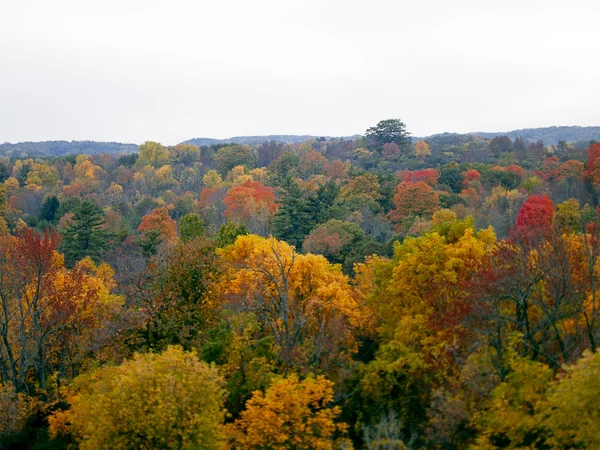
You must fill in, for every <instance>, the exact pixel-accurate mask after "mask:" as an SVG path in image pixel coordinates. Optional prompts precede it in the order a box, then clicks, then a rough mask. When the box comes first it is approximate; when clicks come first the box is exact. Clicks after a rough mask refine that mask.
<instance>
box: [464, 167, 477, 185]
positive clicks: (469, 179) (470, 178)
mask: <svg viewBox="0 0 600 450" xmlns="http://www.w3.org/2000/svg"><path fill="white" fill-rule="evenodd" d="M463 177H464V180H463V185H464V187H465V189H467V188H469V187H471V185H472V184H473V183H476V182H478V181H479V180H480V178H481V174H480V173H479V172H478V171H477V170H475V169H469V170H467V171H466V172H463Z"/></svg>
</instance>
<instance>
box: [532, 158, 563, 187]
mask: <svg viewBox="0 0 600 450" xmlns="http://www.w3.org/2000/svg"><path fill="white" fill-rule="evenodd" d="M536 173H537V174H538V175H539V176H540V177H541V178H542V179H543V180H544V181H547V182H548V183H550V184H555V183H558V182H560V181H561V180H562V179H563V175H562V171H561V165H560V159H558V158H557V157H556V156H550V157H549V158H546V159H545V160H544V163H543V164H542V168H541V170H537V171H536Z"/></svg>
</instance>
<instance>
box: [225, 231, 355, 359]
mask: <svg viewBox="0 0 600 450" xmlns="http://www.w3.org/2000/svg"><path fill="white" fill-rule="evenodd" d="M220 255H221V257H222V258H223V261H224V263H225V266H226V272H227V276H226V277H225V281H224V282H223V285H222V288H221V291H222V293H223V301H224V302H225V303H227V302H229V303H232V304H235V305H237V306H236V307H237V308H239V307H242V308H243V309H244V310H247V311H251V312H254V313H255V314H256V315H257V318H258V319H259V320H261V321H262V322H263V323H265V324H266V325H267V327H268V329H270V330H271V332H272V334H273V337H274V339H275V342H276V346H277V348H278V350H279V352H280V357H281V358H282V360H283V361H284V362H286V363H288V364H292V365H305V364H307V363H310V361H312V364H314V365H316V366H318V367H320V368H322V369H324V370H327V369H328V368H330V367H331V364H332V363H333V362H334V361H336V360H339V359H340V358H342V359H343V358H347V357H349V355H351V354H352V353H353V352H354V351H355V350H356V342H355V340H354V337H353V336H352V332H351V330H352V328H356V327H358V326H359V325H360V323H361V311H360V308H359V305H358V304H357V302H356V299H355V298H354V296H353V295H352V292H351V290H350V287H349V285H348V278H347V277H346V276H345V275H343V274H342V272H341V268H340V267H339V266H337V265H331V264H329V263H328V262H327V260H326V259H325V258H324V257H323V256H320V255H318V256H317V255H312V254H307V255H299V254H297V253H296V252H295V251H294V249H293V247H291V246H290V245H289V244H287V243H286V242H283V241H278V240H277V239H274V238H263V237H259V236H256V235H246V236H239V237H238V238H237V240H236V242H235V244H233V245H231V246H229V247H226V248H225V249H222V250H220Z"/></svg>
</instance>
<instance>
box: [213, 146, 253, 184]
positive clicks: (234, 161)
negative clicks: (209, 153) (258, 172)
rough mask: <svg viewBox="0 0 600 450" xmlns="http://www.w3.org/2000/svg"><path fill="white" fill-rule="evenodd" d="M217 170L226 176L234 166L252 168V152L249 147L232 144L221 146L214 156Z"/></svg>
mask: <svg viewBox="0 0 600 450" xmlns="http://www.w3.org/2000/svg"><path fill="white" fill-rule="evenodd" d="M214 160H215V165H216V169H217V172H219V174H221V176H223V177H224V176H226V175H227V174H228V173H229V171H230V170H231V169H233V168H234V167H235V166H246V167H247V168H252V166H253V165H254V154H253V153H252V150H250V148H249V147H246V146H241V145H232V146H227V147H222V148H220V149H219V151H218V152H217V153H216V154H215V156H214Z"/></svg>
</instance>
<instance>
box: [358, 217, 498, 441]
mask: <svg viewBox="0 0 600 450" xmlns="http://www.w3.org/2000/svg"><path fill="white" fill-rule="evenodd" d="M439 225H440V224H438V227H439V232H432V233H429V234H426V235H425V236H422V237H419V238H407V239H405V240H404V242H403V243H402V244H396V246H395V249H394V250H395V251H394V258H393V259H392V260H390V261H389V262H386V261H379V262H377V263H376V264H375V265H374V270H375V285H376V287H375V289H374V293H373V294H372V295H371V296H370V298H369V300H368V302H369V305H370V306H371V308H372V309H373V311H374V312H375V313H376V314H377V316H378V317H379V321H380V323H381V325H380V327H379V332H380V336H381V338H382V343H381V346H380V347H379V349H378V351H377V353H376V358H375V359H374V360H373V361H372V362H370V363H369V364H368V365H367V366H366V367H365V368H364V370H363V373H362V376H361V387H362V395H363V398H364V399H365V400H364V401H365V409H364V414H366V415H369V414H370V413H372V416H374V417H369V419H372V418H376V415H377V414H379V413H380V411H381V410H385V409H390V410H392V411H394V412H396V413H397V414H398V417H399V419H400V420H401V421H402V422H403V423H404V426H405V427H406V428H407V429H409V430H410V431H414V430H415V429H416V428H417V427H419V426H420V424H421V423H422V421H424V420H425V418H426V416H427V411H426V409H427V407H428V404H429V402H430V401H431V395H432V392H433V390H434V389H436V388H437V387H439V386H440V385H441V384H442V383H443V382H444V381H445V380H447V379H448V377H450V376H454V375H456V372H457V370H456V369H457V366H458V364H459V362H460V361H462V360H463V359H464V358H465V357H466V356H467V355H468V352H469V350H470V348H469V346H468V345H467V344H469V343H470V342H471V341H470V337H471V336H472V334H470V328H469V327H465V326H464V320H465V318H466V317H468V316H469V314H470V303H469V292H470V281H471V280H472V279H473V277H474V276H475V275H476V273H477V268H478V267H479V265H480V264H481V263H482V262H483V261H485V258H486V257H487V256H488V255H489V252H490V250H491V248H492V246H493V243H494V240H495V236H494V233H493V232H492V231H491V230H482V231H480V232H479V233H475V232H474V231H473V229H472V228H469V227H465V226H464V223H463V221H458V220H454V221H452V222H451V223H449V224H447V226H444V227H442V226H439ZM439 233H443V234H439ZM371 407H372V408H373V409H372V410H371V409H370V408H371ZM369 419H366V418H365V419H364V420H365V421H368V420H369ZM408 434H409V435H410V432H409V433H408Z"/></svg>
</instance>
